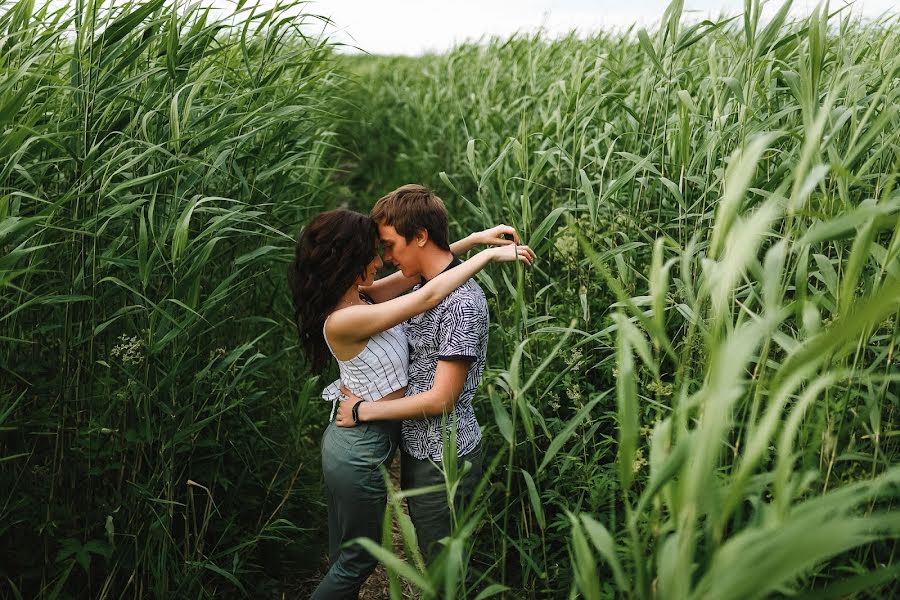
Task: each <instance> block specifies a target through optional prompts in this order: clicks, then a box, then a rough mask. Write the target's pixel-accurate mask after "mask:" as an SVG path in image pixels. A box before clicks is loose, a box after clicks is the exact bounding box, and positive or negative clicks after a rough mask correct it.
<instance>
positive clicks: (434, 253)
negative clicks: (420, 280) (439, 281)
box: [421, 244, 453, 279]
mask: <svg viewBox="0 0 900 600" xmlns="http://www.w3.org/2000/svg"><path fill="white" fill-rule="evenodd" d="M422 252H423V253H424V255H423V256H422V262H421V265H422V277H424V278H425V279H434V278H435V277H437V276H438V275H440V274H441V273H442V272H443V271H444V269H446V268H447V266H448V265H449V264H450V262H451V261H452V260H453V253H452V252H450V251H449V250H442V249H441V248H438V247H437V246H434V245H431V244H429V245H428V246H426V247H425V248H422Z"/></svg>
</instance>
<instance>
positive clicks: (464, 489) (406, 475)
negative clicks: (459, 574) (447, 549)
mask: <svg viewBox="0 0 900 600" xmlns="http://www.w3.org/2000/svg"><path fill="white" fill-rule="evenodd" d="M400 456H401V459H400V461H401V462H400V484H401V487H402V488H403V489H404V490H413V489H416V488H424V487H430V486H433V485H441V486H443V485H444V473H443V464H442V463H441V462H434V461H431V460H419V459H417V458H415V457H413V456H411V455H409V454H407V453H406V452H401V453H400ZM457 461H458V463H457V465H458V466H457V468H458V469H459V471H460V472H462V468H463V465H464V464H465V462H466V461H468V462H470V463H472V468H471V469H470V470H469V472H468V473H466V474H465V475H463V477H462V481H460V483H459V486H458V487H457V489H456V496H455V498H454V499H453V503H454V507H455V509H456V511H457V513H458V512H459V511H461V510H462V509H463V508H464V507H465V506H466V505H467V504H468V503H469V500H470V499H471V497H472V494H473V493H474V491H475V487H476V486H477V485H478V481H479V480H480V479H481V472H482V461H481V444H480V443H479V444H478V446H477V447H476V448H475V449H474V450H473V451H471V452H469V453H468V454H466V455H464V456H460V457H459V458H458V459H457ZM406 503H407V508H409V517H410V519H411V520H412V522H413V525H414V526H415V528H416V539H417V541H418V543H419V550H420V551H421V552H422V558H424V559H425V562H426V564H431V563H432V562H433V560H434V559H435V557H436V556H437V555H438V554H440V551H441V550H442V549H443V546H442V545H441V544H439V543H438V542H439V541H440V540H441V539H442V538H445V537H447V536H449V535H450V531H451V529H452V520H451V516H450V505H449V503H448V502H447V492H446V491H445V490H443V489H442V490H440V491H437V492H430V493H428V494H419V495H414V496H409V497H407V499H406Z"/></svg>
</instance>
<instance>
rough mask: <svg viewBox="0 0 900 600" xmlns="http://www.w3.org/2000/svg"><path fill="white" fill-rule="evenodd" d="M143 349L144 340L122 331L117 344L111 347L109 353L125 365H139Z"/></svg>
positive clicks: (142, 356)
mask: <svg viewBox="0 0 900 600" xmlns="http://www.w3.org/2000/svg"><path fill="white" fill-rule="evenodd" d="M143 349H144V342H142V341H141V340H140V339H138V338H137V337H134V336H129V335H127V334H125V333H123V334H122V335H121V336H119V344H118V345H117V346H114V347H113V349H112V352H110V355H112V357H113V358H118V359H119V360H121V361H122V362H123V363H125V364H126V365H139V364H141V362H143V360H144V352H143Z"/></svg>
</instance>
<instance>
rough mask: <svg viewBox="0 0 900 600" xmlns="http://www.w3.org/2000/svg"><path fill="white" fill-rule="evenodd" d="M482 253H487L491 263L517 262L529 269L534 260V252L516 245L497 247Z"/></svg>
mask: <svg viewBox="0 0 900 600" xmlns="http://www.w3.org/2000/svg"><path fill="white" fill-rule="evenodd" d="M482 252H485V253H487V255H488V256H489V257H490V259H491V261H492V262H514V261H519V262H523V263H525V264H526V265H528V266H529V267H530V266H531V263H533V262H534V259H535V254H534V250H532V249H531V248H529V247H528V246H518V245H516V244H511V245H509V246H499V247H497V248H488V249H487V250H482Z"/></svg>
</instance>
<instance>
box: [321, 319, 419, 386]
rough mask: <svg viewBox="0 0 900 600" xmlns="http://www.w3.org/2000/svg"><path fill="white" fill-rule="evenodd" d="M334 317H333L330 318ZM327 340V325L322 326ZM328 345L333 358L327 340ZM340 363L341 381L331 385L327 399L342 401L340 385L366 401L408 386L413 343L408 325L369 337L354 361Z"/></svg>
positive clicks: (352, 359) (396, 326)
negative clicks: (410, 341)
mask: <svg viewBox="0 0 900 600" xmlns="http://www.w3.org/2000/svg"><path fill="white" fill-rule="evenodd" d="M329 316H330V315H329ZM327 321H328V320H327V319H326V322H327ZM322 336H323V337H325V325H324V324H323V325H322ZM325 344H326V345H327V346H328V350H329V351H330V352H331V355H332V356H334V350H332V348H331V344H329V343H328V338H327V337H325ZM334 359H335V360H336V361H337V364H338V368H339V370H340V373H341V378H340V380H338V381H335V382H333V383H331V384H330V385H329V386H328V387H326V388H325V390H323V392H322V397H323V398H324V399H325V400H331V401H336V400H340V398H341V396H342V394H341V391H340V384H341V383H343V384H344V385H345V386H346V387H347V388H348V389H349V390H350V391H351V392H353V393H354V394H356V395H357V396H359V397H360V398H361V399H362V400H368V401H373V400H379V399H381V398H383V397H384V396H387V395H388V394H390V393H391V392H394V391H396V390H399V389H400V388H403V387H406V384H407V383H408V382H409V375H408V368H409V344H408V343H407V341H406V323H400V324H399V325H395V326H393V327H391V328H390V329H388V330H387V331H382V332H380V333H376V334H375V335H373V336H372V337H370V338H369V341H368V342H366V346H365V347H364V348H363V349H362V350H361V351H360V352H359V354H357V355H356V356H354V357H353V358H351V359H350V360H339V359H338V357H337V356H334Z"/></svg>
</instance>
